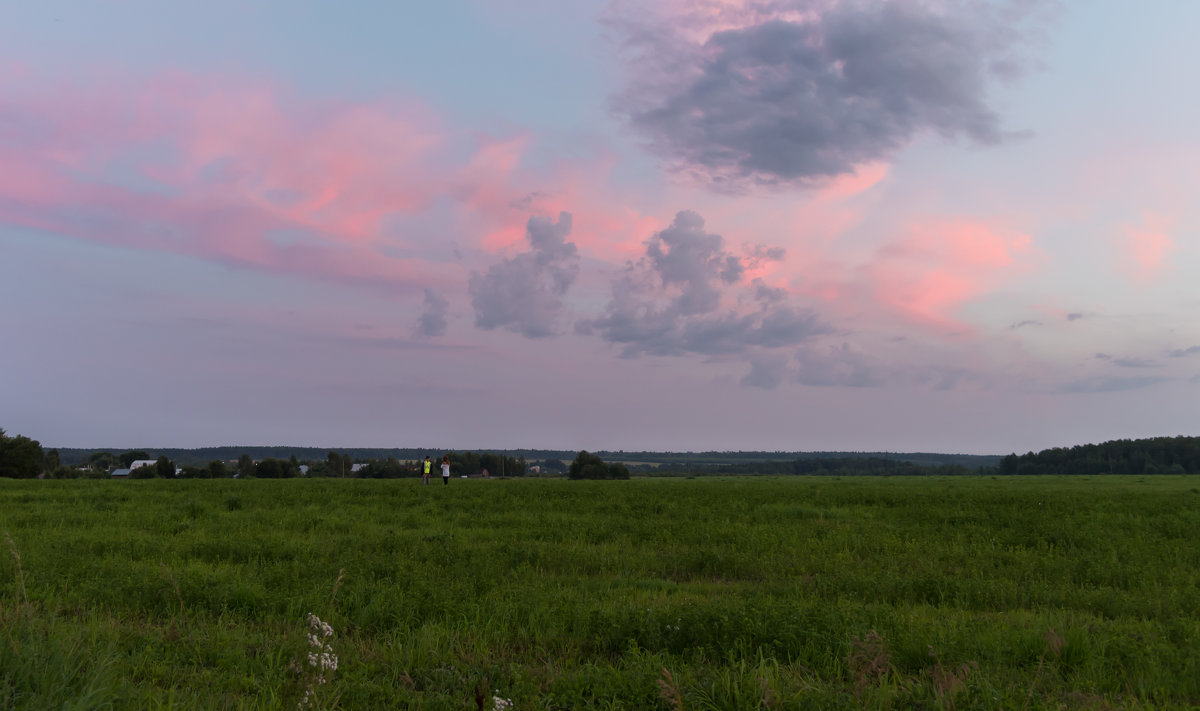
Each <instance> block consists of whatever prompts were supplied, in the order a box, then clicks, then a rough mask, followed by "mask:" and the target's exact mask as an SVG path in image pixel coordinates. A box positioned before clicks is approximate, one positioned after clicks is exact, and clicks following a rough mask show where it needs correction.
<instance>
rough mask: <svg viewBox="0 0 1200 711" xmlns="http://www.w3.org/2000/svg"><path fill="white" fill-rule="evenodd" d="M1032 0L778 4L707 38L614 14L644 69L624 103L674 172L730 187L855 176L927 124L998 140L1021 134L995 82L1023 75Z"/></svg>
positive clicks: (943, 131)
mask: <svg viewBox="0 0 1200 711" xmlns="http://www.w3.org/2000/svg"><path fill="white" fill-rule="evenodd" d="M1037 5H1038V4H1037V3H1028V2H1023V1H1020V2H1018V1H1016V0H1014V1H1013V2H1008V3H1004V2H1001V3H997V4H995V5H992V6H989V5H987V4H983V3H975V2H965V1H964V2H948V3H938V4H937V5H936V6H934V5H932V4H927V3H915V2H914V3H909V2H843V3H817V2H815V1H814V0H791V1H790V2H789V1H788V0H779V1H778V2H774V3H771V4H770V5H769V11H768V12H767V13H766V14H765V15H764V14H760V15H759V17H760V18H763V19H761V20H760V21H759V22H757V24H751V25H749V26H745V27H740V28H737V29H728V30H725V31H720V32H717V33H715V34H713V35H712V36H711V37H710V38H709V39H708V41H707V42H706V43H705V44H704V45H703V46H702V47H700V46H695V44H694V43H693V44H692V45H688V44H687V43H686V42H682V41H679V39H678V38H673V37H672V35H671V33H670V31H669V30H668V29H661V28H660V29H659V30H658V31H654V30H653V28H647V27H645V25H644V24H643V25H642V26H640V27H639V26H638V23H637V21H636V20H635V21H632V22H625V23H623V24H617V23H614V25H615V26H617V27H618V29H619V31H621V32H623V33H625V37H626V40H627V45H629V46H632V47H634V48H635V49H636V59H635V63H634V67H633V70H634V71H635V72H636V75H637V79H635V80H634V83H633V85H632V87H631V88H630V89H629V91H627V92H626V93H625V94H624V95H622V96H621V97H619V98H618V99H617V106H618V108H619V109H620V110H621V111H622V112H623V113H625V114H626V115H627V116H628V117H629V119H630V121H631V123H632V125H633V126H634V128H635V129H636V130H638V131H639V132H641V133H642V134H643V135H645V136H646V137H647V138H648V139H649V141H650V146H651V148H652V150H654V151H655V152H657V153H658V154H659V155H661V156H663V157H664V158H666V159H667V160H668V161H670V162H671V163H672V164H673V166H674V167H675V168H677V169H680V170H684V171H688V172H692V173H694V174H696V175H698V176H700V177H701V178H704V179H707V180H711V181H712V182H713V183H714V184H717V185H726V186H729V187H735V186H738V185H741V184H743V183H746V182H750V183H808V182H814V181H821V180H824V179H827V178H831V177H834V176H838V175H843V174H848V173H852V172H854V170H855V167H856V166H858V165H862V164H864V163H868V162H871V161H876V160H881V159H888V158H889V157H891V156H892V155H894V154H895V153H896V152H897V151H899V150H900V149H902V148H903V147H904V146H906V145H907V144H908V143H910V142H911V141H912V140H913V139H914V138H916V137H917V136H918V135H921V134H926V133H932V134H938V135H941V136H943V137H946V138H949V139H953V138H958V137H963V138H966V139H968V140H969V141H971V142H973V143H976V144H981V145H993V144H997V143H1000V142H1002V141H1004V140H1005V139H1006V138H1009V137H1011V136H1012V135H1013V134H1011V133H1009V132H1006V130H1005V129H1004V128H1003V127H1002V125H1001V121H1000V117H999V115H998V113H997V112H996V110H995V109H993V108H992V106H991V105H990V104H989V102H988V99H987V94H988V90H989V88H990V87H991V86H992V85H993V84H995V83H997V82H1003V81H1010V80H1012V79H1013V78H1015V77H1017V76H1019V75H1020V74H1022V73H1023V71H1024V64H1025V63H1024V61H1023V59H1022V57H1021V50H1022V47H1023V45H1024V44H1025V40H1026V37H1025V35H1024V33H1023V28H1024V27H1025V26H1026V25H1029V24H1031V23H1032V18H1033V17H1034V16H1035V15H1036V14H1037V13H1036V12H1035V10H1036V9H1037ZM821 6H824V7H821ZM1020 8H1026V10H1025V11H1019V9H1020ZM789 11H790V12H792V13H795V12H796V11H799V12H801V13H804V14H806V15H807V17H808V18H809V19H806V20H804V21H799V20H797V21H789V20H786V19H782V18H784V17H787V15H786V14H784V13H787V12H789ZM792 17H794V14H793V15H792Z"/></svg>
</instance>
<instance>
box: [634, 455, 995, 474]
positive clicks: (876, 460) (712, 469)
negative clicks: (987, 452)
mask: <svg viewBox="0 0 1200 711" xmlns="http://www.w3.org/2000/svg"><path fill="white" fill-rule="evenodd" d="M986 472H987V469H986V468H969V467H965V466H962V465H958V464H939V465H928V464H917V463H915V462H908V461H903V460H899V459H885V458H882V457H838V458H821V459H793V460H792V461H790V462H744V463H738V464H718V465H699V464H698V465H692V466H687V467H676V466H663V467H659V469H658V470H656V473H657V474H659V475H660V476H672V475H674V476H679V475H686V476H714V475H727V476H734V475H747V474H758V475H774V476H779V475H795V476H959V475H964V474H981V473H986Z"/></svg>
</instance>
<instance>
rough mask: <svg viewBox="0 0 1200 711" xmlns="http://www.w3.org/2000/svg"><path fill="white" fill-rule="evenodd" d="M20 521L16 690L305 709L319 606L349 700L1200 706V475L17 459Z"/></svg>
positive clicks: (15, 524)
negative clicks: (491, 473) (578, 472)
mask: <svg viewBox="0 0 1200 711" xmlns="http://www.w3.org/2000/svg"><path fill="white" fill-rule="evenodd" d="M0 531H3V532H7V533H8V534H10V535H11V539H12V543H11V544H9V543H8V541H7V539H3V538H0V708H15V709H26V708H28V709H33V708H38V709H41V708H96V709H100V708H162V709H191V708H231V709H236V708H245V709H252V708H253V709H257V708H291V709H295V708H297V706H298V701H299V698H300V697H301V696H302V692H303V690H304V688H305V684H306V683H309V682H310V681H311V676H312V675H311V671H310V670H309V669H308V668H306V667H305V666H304V663H305V657H304V654H305V652H306V651H307V650H308V648H309V644H310V643H309V642H307V641H306V634H307V633H308V631H309V629H308V627H307V625H306V623H305V616H306V614H307V613H310V612H312V613H314V614H316V615H318V616H319V617H320V618H321V620H324V621H326V622H328V623H329V624H330V625H331V626H332V628H333V629H334V630H335V633H334V635H333V636H332V637H330V645H331V647H332V648H333V649H334V650H335V651H336V653H337V655H338V657H339V666H338V669H337V670H336V672H335V673H334V674H333V675H332V676H331V677H330V678H329V680H328V684H326V685H323V686H321V687H320V689H319V691H320V699H319V703H320V705H321V706H320V707H323V708H345V709H358V708H424V709H463V708H477V705H476V702H475V698H476V693H477V692H481V693H483V694H484V698H485V699H489V700H490V698H489V697H490V696H491V695H492V694H493V693H495V694H497V695H499V696H501V697H502V698H506V699H511V700H512V701H513V704H514V706H513V707H514V708H520V709H544V710H546V711H549V710H551V709H579V710H586V709H629V710H634V709H674V708H686V709H736V710H739V711H740V710H742V709H745V710H747V711H749V710H750V709H762V708H774V709H807V708H820V709H847V710H849V709H864V708H865V709H896V710H899V709H930V710H931V711H932V710H934V709H957V710H958V711H969V710H972V709H989V710H997V711H998V710H1000V709H1059V708H1070V709H1075V708H1082V709H1088V708H1092V709H1131V710H1132V709H1175V708H1189V707H1194V706H1195V705H1196V704H1197V702H1198V700H1200V622H1198V620H1200V593H1198V592H1197V591H1198V590H1200V487H1197V485H1196V484H1195V483H1194V482H1193V481H1191V480H1190V479H1189V478H1187V477H1139V478H1124V477H1108V476H1104V477H1075V478H1057V477H1038V478H1028V477H1015V478H1014V477H995V478H992V477H971V478H963V477H955V478H935V477H919V478H917V477H914V478H903V477H891V478H878V477H872V478H864V477H855V478H843V479H841V480H838V479H837V478H835V477H792V476H789V477H780V478H771V477H755V478H744V477H743V478H717V477H712V478H705V479H701V480H695V481H686V480H683V479H644V478H643V479H636V480H633V481H630V482H628V483H627V484H626V485H622V486H619V487H614V486H612V485H611V484H609V483H607V482H591V481H574V482H567V481H563V480H560V479H526V480H508V481H505V480H496V481H484V480H480V479H472V480H470V481H465V482H461V483H460V485H457V486H451V487H442V486H440V485H438V486H435V487H422V486H421V485H420V483H419V481H418V480H417V479H416V478H413V479H408V480H405V479H400V480H386V481H362V480H355V481H343V480H341V479H336V480H335V479H294V480H267V479H255V480H250V481H241V480H231V479H213V480H183V479H174V478H173V479H171V480H154V481H146V482H124V481H111V480H103V481H89V480H76V481H35V482H30V481H7V482H5V481H0ZM18 551H19V553H17V552H18ZM343 570H344V571H345V572H344V576H343V577H342V578H341V580H340V584H338V583H335V581H337V580H339V571H343ZM335 585H336V586H337V587H338V590H337V592H336V594H331V588H334V587H335ZM306 680H307V681H306ZM486 707H487V706H486V705H485V708H486Z"/></svg>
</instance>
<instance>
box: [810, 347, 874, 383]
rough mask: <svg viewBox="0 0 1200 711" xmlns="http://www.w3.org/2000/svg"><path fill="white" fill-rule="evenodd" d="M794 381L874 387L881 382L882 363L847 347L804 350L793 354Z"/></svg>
mask: <svg viewBox="0 0 1200 711" xmlns="http://www.w3.org/2000/svg"><path fill="white" fill-rule="evenodd" d="M794 380H795V381H796V382H798V383H801V384H804V385H814V386H819V387H830V386H838V387H854V388H865V387H878V386H880V385H883V384H884V382H885V374H884V369H883V366H882V364H880V363H878V362H876V361H875V360H874V359H872V358H871V357H869V356H868V355H866V354H865V353H862V352H860V351H857V350H855V349H854V348H851V347H850V345H849V344H847V343H843V344H842V345H840V346H832V347H828V348H805V349H802V350H800V351H798V352H797V353H796V370H795V376H794Z"/></svg>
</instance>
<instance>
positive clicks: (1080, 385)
mask: <svg viewBox="0 0 1200 711" xmlns="http://www.w3.org/2000/svg"><path fill="white" fill-rule="evenodd" d="M1168 379H1169V378H1165V377H1161V376H1155V375H1143V376H1136V377H1111V376H1101V377H1095V378H1085V379H1083V380H1076V381H1074V382H1070V383H1067V384H1066V385H1064V386H1063V388H1062V390H1063V392H1068V393H1109V392H1118V391H1121V390H1138V389H1140V388H1148V387H1150V386H1152V385H1158V384H1159V383H1163V382H1166V381H1167V380H1168Z"/></svg>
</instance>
